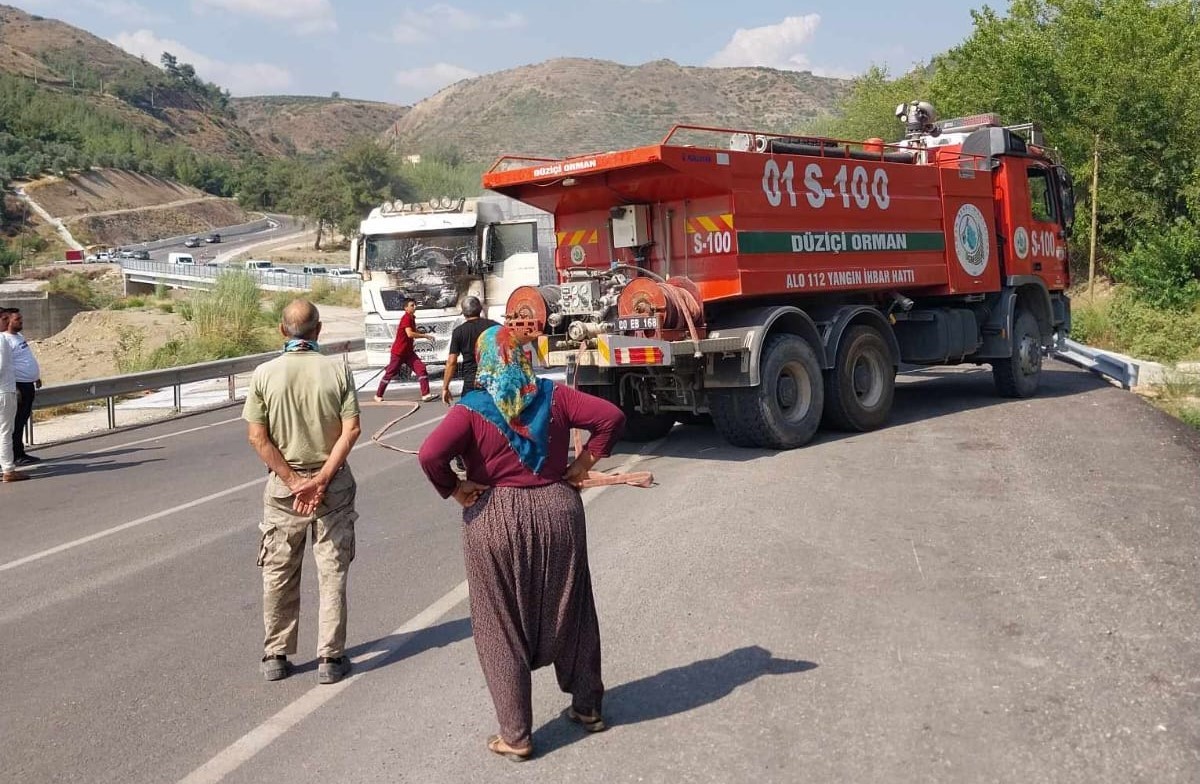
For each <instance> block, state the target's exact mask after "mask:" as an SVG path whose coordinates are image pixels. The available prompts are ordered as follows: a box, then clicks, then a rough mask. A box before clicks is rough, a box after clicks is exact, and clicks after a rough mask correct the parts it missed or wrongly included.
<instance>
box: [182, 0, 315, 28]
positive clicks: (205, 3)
mask: <svg viewBox="0 0 1200 784" xmlns="http://www.w3.org/2000/svg"><path fill="white" fill-rule="evenodd" d="M192 5H193V7H194V8H196V9H197V10H199V11H202V10H205V9H210V8H211V9H215V10H218V11H229V12H231V13H235V14H244V15H246V16H260V17H262V18H264V19H269V20H271V21H274V22H282V23H284V24H287V25H289V26H291V28H292V30H293V31H295V32H296V33H299V34H301V35H311V34H313V33H329V32H333V31H334V30H337V18H336V17H335V15H334V12H333V4H332V3H331V2H330V0H192Z"/></svg>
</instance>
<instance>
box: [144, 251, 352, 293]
mask: <svg viewBox="0 0 1200 784" xmlns="http://www.w3.org/2000/svg"><path fill="white" fill-rule="evenodd" d="M231 270H237V271H241V272H246V273H247V274H248V275H250V276H251V277H253V278H254V279H255V280H257V281H258V285H259V288H261V289H264V290H266V291H308V290H310V289H311V288H312V287H313V285H314V284H315V283H316V282H317V281H319V280H320V281H325V282H326V283H327V284H329V285H330V286H336V287H339V288H343V287H345V288H353V289H358V288H359V287H360V286H361V285H362V281H360V280H359V279H358V278H354V277H347V278H333V277H328V276H326V275H305V274H303V273H298V272H296V273H293V272H286V273H285V272H266V271H263V270H243V269H242V268H241V267H236V266H233V265H212V264H171V263H168V262H162V261H137V260H134V259H122V260H121V274H122V276H123V277H124V279H125V293H126V294H138V293H143V292H149V291H153V290H154V289H155V287H157V286H159V285H163V286H167V287H169V288H173V289H211V288H212V287H213V286H214V285H216V280H217V278H218V277H220V276H221V274H223V273H225V272H229V271H231Z"/></svg>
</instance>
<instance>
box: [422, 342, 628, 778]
mask: <svg viewBox="0 0 1200 784" xmlns="http://www.w3.org/2000/svg"><path fill="white" fill-rule="evenodd" d="M476 355H477V357H478V368H479V369H478V373H477V376H476V384H477V386H478V387H479V388H477V389H476V390H474V391H472V392H468V393H467V394H465V395H463V397H462V398H461V399H460V401H459V403H458V404H456V405H455V406H454V407H452V408H451V409H450V412H449V413H448V414H447V415H446V418H445V419H444V420H442V422H441V424H440V425H438V427H437V429H435V430H434V431H433V432H432V433H430V434H429V437H428V438H427V439H426V440H425V443H424V444H423V445H422V446H421V450H420V458H419V459H420V462H421V468H422V469H423V470H424V471H425V474H426V476H428V477H429V481H430V482H432V483H433V486H434V487H435V488H436V489H437V491H438V492H439V493H440V494H441V495H442V497H443V498H448V497H450V496H453V497H454V499H455V500H456V501H458V502H459V503H460V504H461V505H462V506H463V555H464V558H465V561H466V571H467V583H468V585H469V587H470V592H471V626H472V629H473V632H474V637H475V648H476V651H477V652H478V654H479V663H480V666H481V667H482V669H483V675H484V678H485V680H486V681H487V684H488V690H489V691H490V692H491V695H492V701H493V702H494V703H495V707H496V717H497V719H498V720H499V723H500V734H499V735H493V736H492V737H490V738H489V739H488V743H487V747H488V749H489V750H490V751H492V752H494V753H496V754H500V755H502V756H505V757H507V758H509V759H511V760H514V761H521V760H525V759H528V758H529V757H530V756H532V754H533V741H532V732H533V727H532V724H533V706H532V702H531V684H530V672H531V671H532V670H535V669H537V668H539V667H545V666H547V665H550V664H553V665H554V670H555V674H556V676H557V678H558V685H559V687H560V688H561V689H562V690H563V691H564V692H566V693H568V694H570V695H571V704H570V705H568V706H567V708H566V709H565V710H564V711H563V716H564V717H565V718H567V719H568V720H570V721H573V722H575V723H576V724H579V725H581V726H582V727H583V728H584V729H586V730H588V731H589V732H599V731H601V730H603V729H605V724H604V720H603V718H602V716H601V713H600V702H601V698H602V696H603V694H604V684H603V682H602V681H601V678H600V627H599V623H598V622H597V619H596V605H595V602H594V600H593V597H592V578H591V573H590V571H589V569H588V558H587V533H586V527H585V521H584V512H583V502H582V500H581V499H580V496H579V490H578V485H579V483H580V482H582V481H583V480H584V479H585V478H586V477H587V475H588V471H589V470H590V469H591V467H592V466H593V465H594V464H595V463H596V461H597V460H599V459H600V458H602V457H607V456H608V455H609V453H610V451H611V449H612V446H613V443H614V442H615V441H616V439H617V438H618V436H619V435H620V431H621V428H622V427H623V426H624V422H625V417H624V415H623V414H622V413H621V411H620V409H618V408H617V407H616V406H614V405H613V404H611V403H609V402H607V401H605V400H602V399H600V398H598V397H594V396H592V395H588V394H585V393H583V392H579V391H577V390H575V389H571V388H570V387H567V386H564V385H562V384H555V383H554V382H552V381H549V380H547V379H539V378H538V377H537V376H535V375H534V374H533V369H532V367H531V366H530V363H529V358H528V357H527V356H526V355H525V352H524V351H523V350H522V348H521V341H520V340H519V338H518V337H517V336H516V335H515V334H514V333H513V332H512V331H511V330H509V329H508V328H507V327H492V328H490V329H488V330H487V331H486V332H484V333H483V334H482V335H481V336H480V337H479V341H478V343H477V344H476ZM572 428H577V429H580V430H586V431H588V432H589V433H590V434H591V438H590V440H589V441H588V443H587V445H586V447H585V448H584V449H583V450H582V451H581V452H580V453H579V454H578V455H576V456H575V459H574V460H573V461H572V462H571V463H570V464H569V465H568V463H567V460H568V454H567V450H568V445H569V442H570V434H571V429H572ZM457 455H461V456H462V458H463V460H464V462H465V463H466V468H467V471H466V476H467V478H466V479H465V480H459V479H458V477H457V476H456V475H455V474H454V472H453V471H452V470H451V468H450V461H451V460H452V459H453V458H454V457H455V456H457Z"/></svg>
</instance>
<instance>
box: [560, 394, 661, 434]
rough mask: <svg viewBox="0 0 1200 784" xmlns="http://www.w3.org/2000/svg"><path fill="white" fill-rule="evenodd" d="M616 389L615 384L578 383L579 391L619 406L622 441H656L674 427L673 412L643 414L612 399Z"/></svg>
mask: <svg viewBox="0 0 1200 784" xmlns="http://www.w3.org/2000/svg"><path fill="white" fill-rule="evenodd" d="M616 389H617V388H616V387H615V386H611V385H606V386H593V385H591V384H580V385H579V391H580V392H587V393H588V394H589V395H595V396H596V397H601V398H604V399H605V400H607V401H609V402H610V403H613V404H615V405H618V406H620V408H621V413H623V414H625V431H624V433H623V434H622V435H621V440H622V441H629V442H631V443H635V444H645V443H648V442H650V441H657V440H658V439H660V438H663V437H664V436H666V435H667V433H669V432H671V428H673V427H675V415H674V414H643V413H642V412H640V411H637V410H636V409H634V408H633V407H632V406H624V405H621V403H620V402H619V401H617V400H614V399H613V398H614V397H615V396H616Z"/></svg>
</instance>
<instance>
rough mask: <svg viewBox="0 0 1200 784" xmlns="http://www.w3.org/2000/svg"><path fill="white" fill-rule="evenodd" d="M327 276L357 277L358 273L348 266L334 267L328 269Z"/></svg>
mask: <svg viewBox="0 0 1200 784" xmlns="http://www.w3.org/2000/svg"><path fill="white" fill-rule="evenodd" d="M329 277H331V278H357V277H358V273H357V272H355V271H354V270H352V269H350V268H349V267H336V268H334V269H331V270H329Z"/></svg>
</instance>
